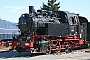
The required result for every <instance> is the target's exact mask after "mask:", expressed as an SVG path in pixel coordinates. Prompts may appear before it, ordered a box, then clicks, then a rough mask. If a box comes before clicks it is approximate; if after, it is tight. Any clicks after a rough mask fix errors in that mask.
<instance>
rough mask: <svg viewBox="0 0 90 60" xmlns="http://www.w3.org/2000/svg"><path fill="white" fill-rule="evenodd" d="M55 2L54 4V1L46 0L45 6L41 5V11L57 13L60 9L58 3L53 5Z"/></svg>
mask: <svg viewBox="0 0 90 60" xmlns="http://www.w3.org/2000/svg"><path fill="white" fill-rule="evenodd" d="M55 2H56V0H48V3H47V5H45V4H44V3H43V6H42V8H41V9H43V10H50V11H58V10H59V8H60V6H59V4H60V2H58V3H55Z"/></svg>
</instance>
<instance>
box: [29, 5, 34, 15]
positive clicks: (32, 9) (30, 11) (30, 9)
mask: <svg viewBox="0 0 90 60" xmlns="http://www.w3.org/2000/svg"><path fill="white" fill-rule="evenodd" d="M33 12H34V6H29V14H32V13H33Z"/></svg>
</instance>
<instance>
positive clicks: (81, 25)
mask: <svg viewBox="0 0 90 60" xmlns="http://www.w3.org/2000/svg"><path fill="white" fill-rule="evenodd" d="M84 20H85V21H84ZM18 27H19V29H20V31H21V34H20V35H19V36H18V37H14V38H13V41H12V42H10V43H9V45H10V46H13V49H16V50H17V51H19V52H23V51H30V52H32V53H37V52H41V53H42V52H43V53H51V52H52V51H53V52H60V51H66V50H72V49H74V48H81V47H82V46H85V45H86V43H85V41H86V40H87V37H88V36H87V31H88V30H87V29H88V28H87V27H88V21H87V19H86V18H85V17H81V16H79V14H75V13H70V12H67V11H47V10H37V12H36V11H35V10H34V7H33V6H29V14H27V13H25V14H22V15H21V17H20V18H19V23H18Z"/></svg>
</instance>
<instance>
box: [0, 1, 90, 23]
mask: <svg viewBox="0 0 90 60" xmlns="http://www.w3.org/2000/svg"><path fill="white" fill-rule="evenodd" d="M47 1H48V0H0V18H1V19H2V20H6V21H10V22H15V23H18V19H19V17H20V15H21V14H23V13H29V12H28V7H29V6H34V9H36V10H37V9H40V6H42V3H43V2H44V3H45V4H47ZM57 2H60V10H63V11H69V12H72V13H78V14H80V15H81V16H84V17H86V18H88V19H90V0H57ZM57 2H56V3H57Z"/></svg>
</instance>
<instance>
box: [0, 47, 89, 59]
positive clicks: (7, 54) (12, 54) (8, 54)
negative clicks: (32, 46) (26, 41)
mask: <svg viewBox="0 0 90 60" xmlns="http://www.w3.org/2000/svg"><path fill="white" fill-rule="evenodd" d="M75 52H90V48H85V49H79V50H72V52H60V53H53V54H48V55H52V56H54V55H63V54H68V53H71V54H73V53H75ZM40 55H45V54H43V53H40V54H32V57H34V56H40ZM27 56H28V57H31V53H30V52H23V53H21V54H20V53H19V52H17V51H1V52H0V58H2V57H4V58H11V57H27Z"/></svg>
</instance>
